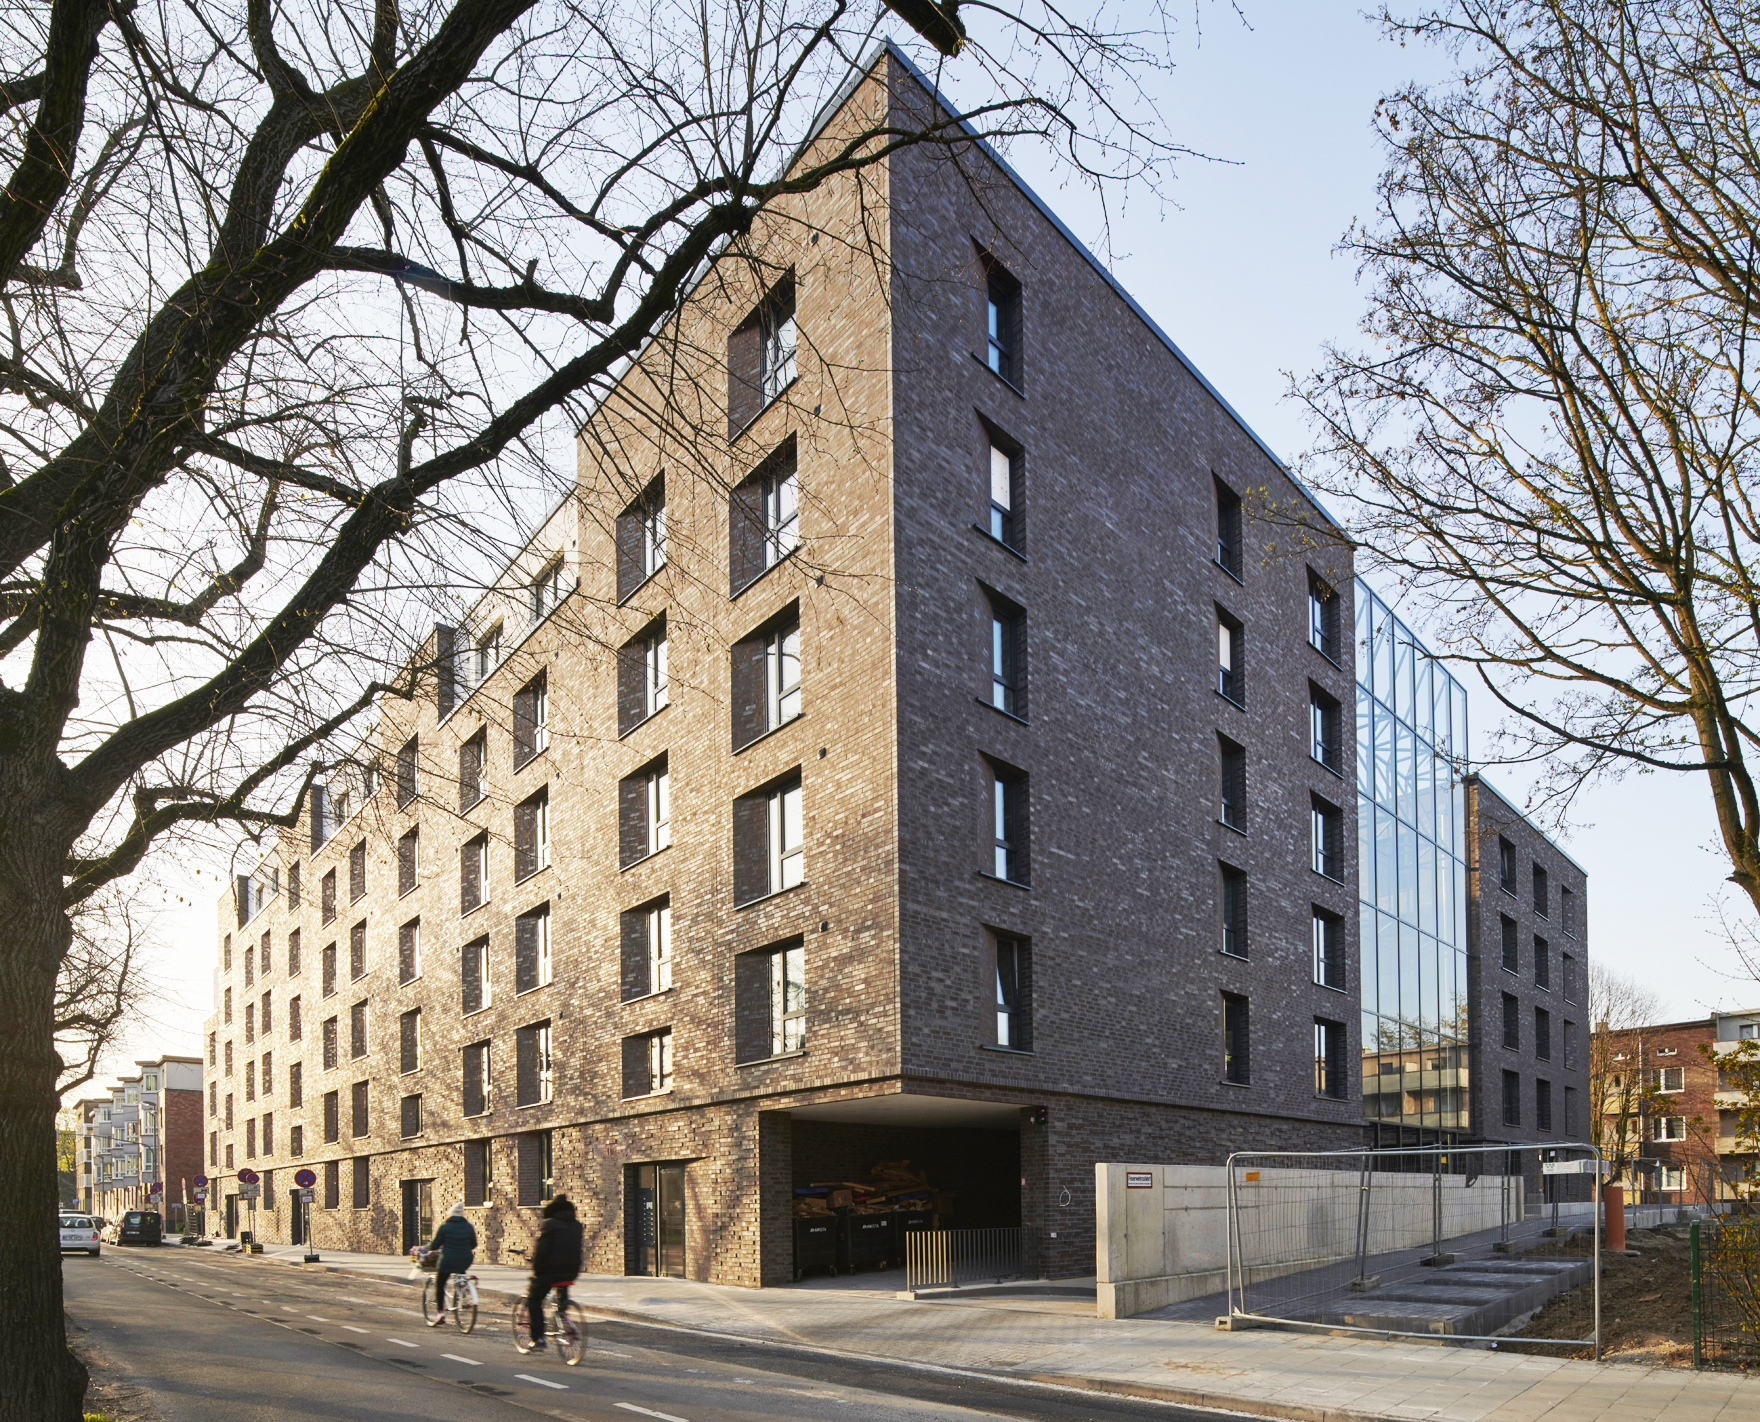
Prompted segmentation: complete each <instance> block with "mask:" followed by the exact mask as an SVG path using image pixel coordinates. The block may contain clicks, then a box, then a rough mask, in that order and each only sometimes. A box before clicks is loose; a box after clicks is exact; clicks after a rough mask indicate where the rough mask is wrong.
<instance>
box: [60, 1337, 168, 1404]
mask: <svg viewBox="0 0 1760 1422" xmlns="http://www.w3.org/2000/svg"><path fill="white" fill-rule="evenodd" d="M67 1344H68V1347H70V1348H72V1349H73V1351H74V1353H75V1355H76V1356H77V1357H78V1358H79V1360H80V1362H82V1363H84V1364H85V1365H86V1372H87V1373H88V1374H89V1375H90V1378H89V1381H88V1382H87V1384H86V1413H85V1416H86V1422H163V1418H162V1416H161V1414H160V1412H159V1410H158V1409H157V1408H156V1407H155V1406H154V1405H153V1403H152V1399H151V1398H150V1397H149V1396H148V1395H147V1393H146V1390H145V1389H143V1388H141V1387H138V1386H136V1385H134V1384H133V1383H131V1382H129V1381H128V1373H127V1371H126V1370H125V1369H124V1368H123V1367H122V1366H121V1365H120V1364H119V1363H118V1362H117V1361H116V1359H115V1358H113V1357H111V1356H110V1355H109V1354H108V1353H106V1352H105V1351H104V1350H103V1349H102V1348H100V1347H98V1346H97V1345H96V1344H95V1343H93V1342H92V1341H91V1339H90V1338H89V1337H88V1336H87V1334H86V1330H85V1329H84V1328H82V1327H80V1326H79V1325H78V1324H76V1323H74V1322H73V1321H72V1320H71V1319H70V1320H68V1325H67Z"/></svg>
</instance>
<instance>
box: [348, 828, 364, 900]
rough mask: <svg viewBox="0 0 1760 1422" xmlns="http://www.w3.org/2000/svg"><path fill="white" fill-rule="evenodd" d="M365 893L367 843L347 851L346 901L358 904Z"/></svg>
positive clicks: (361, 843)
mask: <svg viewBox="0 0 1760 1422" xmlns="http://www.w3.org/2000/svg"><path fill="white" fill-rule="evenodd" d="M366 892H367V842H366V840H364V839H363V840H362V841H361V842H360V843H359V844H357V845H355V847H354V848H353V849H351V850H349V851H348V901H349V902H350V903H351V904H352V903H358V902H360V900H361V899H362V898H363V897H364V896H365V895H366Z"/></svg>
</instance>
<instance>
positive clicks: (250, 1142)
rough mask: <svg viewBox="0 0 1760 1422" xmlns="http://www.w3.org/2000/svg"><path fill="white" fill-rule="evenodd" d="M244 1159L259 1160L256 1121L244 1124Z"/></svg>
mask: <svg viewBox="0 0 1760 1422" xmlns="http://www.w3.org/2000/svg"><path fill="white" fill-rule="evenodd" d="M244 1158H245V1159H246V1160H255V1159H256V1158H257V1123H256V1122H255V1121H254V1120H251V1121H246V1122H245V1123H244Z"/></svg>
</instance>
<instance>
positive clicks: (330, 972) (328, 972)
mask: <svg viewBox="0 0 1760 1422" xmlns="http://www.w3.org/2000/svg"><path fill="white" fill-rule="evenodd" d="M320 956H321V958H322V960H323V972H322V974H321V976H322V977H323V992H324V996H325V997H329V996H330V995H331V994H332V993H334V992H335V991H336V945H335V944H334V943H327V944H325V945H324V951H323V953H322V954H321V955H320Z"/></svg>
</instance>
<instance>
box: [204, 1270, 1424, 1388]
mask: <svg viewBox="0 0 1760 1422" xmlns="http://www.w3.org/2000/svg"><path fill="white" fill-rule="evenodd" d="M217 1257H220V1258H232V1259H245V1260H255V1261H260V1262H262V1263H265V1264H283V1265H286V1266H287V1267H289V1268H302V1269H303V1268H304V1267H305V1264H304V1263H303V1261H300V1260H293V1259H278V1258H274V1257H271V1256H268V1255H253V1254H227V1255H220V1256H217ZM317 1267H318V1268H320V1269H323V1270H324V1271H325V1272H326V1273H329V1274H334V1275H337V1276H339V1277H341V1278H346V1279H360V1280H363V1281H365V1282H368V1283H377V1284H397V1285H408V1284H412V1283H414V1282H415V1281H414V1280H412V1279H406V1278H402V1277H393V1276H388V1275H385V1274H375V1273H372V1272H370V1271H369V1270H365V1269H351V1268H349V1267H348V1266H347V1265H345V1264H322V1263H320V1264H319V1265H318V1266H317ZM478 1287H479V1289H480V1290H481V1292H483V1293H486V1294H487V1293H494V1294H499V1295H501V1296H502V1297H504V1298H508V1299H515V1298H518V1297H520V1294H519V1292H518V1291H517V1290H515V1291H509V1290H507V1289H505V1288H503V1287H501V1286H499V1285H495V1284H484V1283H479V1285H478ZM924 1302H928V1300H924ZM581 1307H582V1308H583V1309H584V1310H585V1311H586V1312H587V1313H589V1314H596V1315H599V1316H601V1317H604V1318H612V1319H616V1320H617V1321H618V1322H620V1323H635V1324H641V1325H644V1326H646V1327H649V1328H663V1329H670V1330H672V1331H675V1332H679V1333H694V1334H698V1335H700V1336H702V1337H706V1338H716V1339H721V1340H724V1341H726V1342H729V1343H742V1344H747V1345H756V1346H769V1347H777V1348H791V1349H795V1350H797V1351H800V1352H806V1353H822V1354H827V1355H829V1356H831V1357H839V1358H859V1359H861V1360H862V1361H864V1362H877V1363H890V1364H892V1365H894V1366H897V1367H906V1368H920V1369H924V1370H926V1371H930V1372H938V1373H953V1374H957V1375H959V1376H962V1377H973V1378H986V1379H993V1380H995V1381H997V1382H1014V1383H1028V1384H1032V1385H1035V1386H1038V1387H1050V1388H1063V1389H1067V1390H1069V1391H1073V1392H1087V1393H1098V1394H1102V1395H1110V1396H1113V1397H1132V1398H1138V1399H1141V1400H1143V1401H1145V1402H1168V1403H1173V1404H1175V1405H1177V1406H1181V1407H1201V1408H1205V1409H1208V1410H1209V1411H1213V1412H1232V1413H1234V1414H1236V1415H1238V1416H1246V1417H1268V1418H1275V1419H1278V1422H1397V1419H1390V1418H1389V1417H1388V1416H1387V1415H1386V1414H1385V1413H1379V1412H1353V1411H1351V1410H1349V1409H1347V1408H1338V1407H1309V1406H1306V1405H1304V1404H1302V1403H1288V1402H1272V1401H1269V1400H1266V1399H1259V1398H1250V1397H1238V1396H1235V1395H1232V1394H1229V1393H1219V1392H1213V1391H1210V1390H1208V1389H1205V1388H1192V1387H1165V1386H1162V1385H1160V1384H1157V1383H1133V1382H1125V1381H1123V1380H1120V1379H1113V1378H1093V1377H1086V1376H1083V1375H1082V1374H1079V1373H1015V1372H1004V1371H1002V1370H1000V1369H997V1368H983V1367H971V1366H964V1367H962V1366H960V1365H957V1364H953V1363H926V1362H922V1361H919V1360H917V1359H914V1358H898V1357H894V1356H892V1355H890V1354H886V1353H864V1352H859V1351H857V1350H855V1349H853V1348H832V1347H827V1346H826V1345H824V1344H820V1343H800V1342H796V1341H794V1340H791V1339H784V1338H764V1337H754V1336H752V1335H750V1334H744V1333H722V1332H719V1331H717V1330H716V1329H713V1328H697V1327H693V1326H692V1325H690V1324H688V1323H677V1322H674V1321H672V1320H670V1319H659V1318H655V1317H653V1316H652V1315H651V1314H645V1313H638V1312H636V1311H635V1310H633V1309H624V1308H619V1307H617V1306H615V1305H607V1304H604V1303H601V1302H599V1301H597V1300H595V1301H594V1303H593V1304H592V1306H591V1307H588V1306H587V1305H585V1304H583V1305H581Z"/></svg>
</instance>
